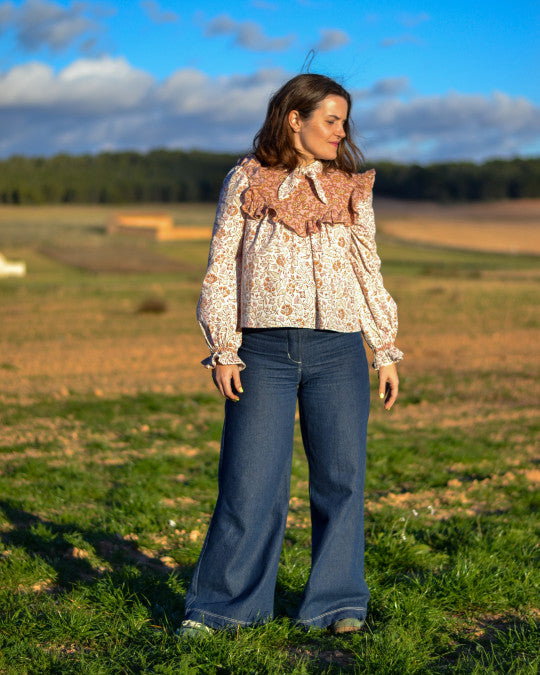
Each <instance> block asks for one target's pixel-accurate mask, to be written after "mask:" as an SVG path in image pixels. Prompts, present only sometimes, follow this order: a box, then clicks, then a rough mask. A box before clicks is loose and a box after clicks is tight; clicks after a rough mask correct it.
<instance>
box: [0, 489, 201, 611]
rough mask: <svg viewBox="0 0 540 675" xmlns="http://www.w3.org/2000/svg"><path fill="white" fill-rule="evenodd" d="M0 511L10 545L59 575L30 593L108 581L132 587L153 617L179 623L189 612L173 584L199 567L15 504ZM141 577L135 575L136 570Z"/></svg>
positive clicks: (179, 583) (3, 505) (4, 503)
mask: <svg viewBox="0 0 540 675" xmlns="http://www.w3.org/2000/svg"><path fill="white" fill-rule="evenodd" d="M0 510H1V511H2V512H3V513H4V515H5V517H6V519H7V520H8V521H9V522H10V529H8V530H7V531H4V532H1V533H0V540H1V541H2V542H3V543H4V545H5V546H7V547H8V548H9V547H16V548H19V549H23V550H24V551H25V552H26V553H27V554H28V555H29V556H30V557H32V558H34V559H40V560H41V561H43V562H44V563H45V564H46V565H48V566H50V567H52V568H53V569H54V570H55V572H56V575H55V581H54V584H51V585H49V586H47V587H42V586H41V585H40V586H39V587H38V588H35V587H33V586H32V584H31V583H30V584H28V589H27V588H26V586H25V585H24V584H21V587H22V588H23V589H24V590H37V591H46V592H48V593H50V594H52V595H54V594H63V593H69V591H70V590H71V589H73V588H74V587H75V586H79V585H81V584H82V585H83V586H85V587H90V586H91V585H92V584H94V583H96V582H98V581H100V580H101V579H103V578H104V577H106V576H108V577H111V578H112V579H113V580H114V581H117V582H118V583H127V584H128V585H129V586H131V587H132V588H131V590H132V591H134V592H135V593H136V594H137V595H141V596H142V597H143V598H144V599H145V601H146V603H147V604H148V606H149V608H150V610H151V612H152V616H153V619H154V620H155V621H156V622H158V623H159V622H161V621H162V620H163V618H164V616H166V615H169V616H171V615H172V616H173V617H174V618H175V620H176V619H178V617H180V616H181V615H182V614H183V607H184V594H183V593H181V592H179V590H177V588H172V587H171V585H170V584H169V583H168V580H169V579H170V578H171V576H174V579H175V582H176V583H175V584H173V585H174V586H176V587H179V586H183V587H185V586H186V585H187V583H188V582H189V579H190V578H191V574H192V572H193V566H191V565H190V566H183V565H177V566H176V567H175V568H174V569H171V567H169V566H167V565H165V564H164V563H163V562H162V561H161V560H159V559H158V558H154V557H152V556H149V555H147V554H145V553H143V552H142V551H141V550H140V549H139V547H138V546H137V544H136V542H134V541H130V540H126V539H123V538H122V537H121V536H120V535H118V534H111V533H110V532H106V531H104V530H97V529H89V528H88V529H87V528H82V527H80V525H76V524H60V523H55V522H53V521H51V520H47V519H45V518H42V517H40V516H37V515H35V514H33V513H29V512H28V511H24V510H22V509H20V508H18V507H17V506H16V505H14V504H13V503H12V502H9V501H6V500H0ZM134 568H135V569H136V570H138V571H139V572H140V574H139V575H138V576H137V575H134V574H133V569H134Z"/></svg>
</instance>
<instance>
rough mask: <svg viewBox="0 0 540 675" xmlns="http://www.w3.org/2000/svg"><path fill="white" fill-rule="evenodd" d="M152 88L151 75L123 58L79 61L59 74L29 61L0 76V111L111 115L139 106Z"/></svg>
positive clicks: (48, 67)
mask: <svg viewBox="0 0 540 675" xmlns="http://www.w3.org/2000/svg"><path fill="white" fill-rule="evenodd" d="M153 86H154V80H153V78H152V77H151V76H150V75H148V74H147V73H145V72H144V71H140V70H136V69H135V68H133V67H132V66H130V65H129V63H128V62H127V61H126V60H125V59H123V58H110V57H104V58H100V59H79V60H77V61H74V62H73V63H72V64H70V65H69V66H68V67H67V68H65V69H64V70H62V71H60V73H58V75H55V74H54V71H53V70H52V68H51V67H50V66H48V65H45V64H43V63H37V62H32V63H26V64H24V65H19V66H15V67H14V68H12V69H11V70H10V71H8V72H7V73H5V74H2V75H0V109H9V108H17V109H25V110H32V109H33V110H35V111H36V113H37V112H38V111H39V110H40V109H41V110H43V109H44V108H49V109H58V110H60V109H62V110H63V111H64V112H69V113H70V114H73V115H76V114H78V113H83V114H85V115H87V114H98V113H99V114H110V113H114V112H115V111H118V110H126V109H130V108H132V107H133V106H136V105H138V104H139V103H140V102H141V101H142V100H143V99H144V98H145V97H146V96H147V95H148V94H149V92H150V90H151V88H152V87H153Z"/></svg>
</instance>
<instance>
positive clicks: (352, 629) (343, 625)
mask: <svg viewBox="0 0 540 675" xmlns="http://www.w3.org/2000/svg"><path fill="white" fill-rule="evenodd" d="M363 627H364V621H362V620H361V619H340V620H339V621H334V623H333V624H332V625H331V626H330V630H331V631H332V633H334V634H335V635H340V634H341V633H357V632H358V631H359V630H362V628H363Z"/></svg>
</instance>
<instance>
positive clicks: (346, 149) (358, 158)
mask: <svg viewBox="0 0 540 675" xmlns="http://www.w3.org/2000/svg"><path fill="white" fill-rule="evenodd" d="M327 96H341V97H343V98H344V99H345V100H346V101H347V119H346V120H345V122H344V123H343V130H344V131H345V133H346V134H347V135H346V137H345V138H344V139H343V141H342V142H341V143H340V144H339V146H338V152H337V157H336V159H332V160H321V161H322V163H323V165H324V168H325V169H327V168H334V169H340V170H341V171H345V172H346V173H354V172H355V171H357V170H358V167H359V165H360V164H363V163H364V156H363V155H362V153H361V151H360V150H359V149H358V148H357V147H356V145H355V144H354V141H353V140H352V137H351V136H352V127H353V124H352V120H351V119H350V115H351V106H352V101H351V96H350V94H349V92H348V91H347V90H346V89H344V88H343V87H342V86H341V85H340V84H338V83H337V82H335V81H334V80H332V79H330V78H329V77H326V75H317V74H316V73H304V74H302V75H297V76H296V77H293V78H292V80H289V81H288V82H286V83H285V84H284V85H283V86H282V87H281V89H279V90H278V91H276V93H275V94H274V95H273V96H272V98H271V99H270V102H269V103H268V110H267V112H266V119H265V120H264V124H263V125H262V127H261V128H260V129H259V131H258V132H257V134H256V136H255V138H254V140H253V150H252V152H253V154H254V155H255V156H256V157H257V159H258V160H259V162H261V164H262V165H263V166H280V167H284V168H287V169H289V170H290V171H292V170H293V169H295V168H296V167H297V166H298V164H299V163H300V160H301V154H300V152H299V151H298V150H297V149H296V148H295V147H294V143H293V133H292V130H291V128H290V126H289V121H288V116H289V113H290V112H291V110H297V111H298V114H299V115H300V117H301V118H302V119H304V120H305V119H308V118H309V117H310V116H311V115H312V114H313V111H314V110H315V109H316V108H317V107H318V106H319V104H320V103H321V101H322V100H323V99H325V98H326V97H327Z"/></svg>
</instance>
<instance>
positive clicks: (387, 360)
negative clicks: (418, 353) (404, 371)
mask: <svg viewBox="0 0 540 675" xmlns="http://www.w3.org/2000/svg"><path fill="white" fill-rule="evenodd" d="M402 358H403V352H402V351H400V350H399V349H398V348H397V347H395V346H394V345H392V347H388V348H387V349H381V350H380V351H376V352H375V358H374V359H373V363H372V366H373V368H374V369H375V370H379V368H381V366H389V365H391V364H392V363H396V362H397V361H401V359H402Z"/></svg>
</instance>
